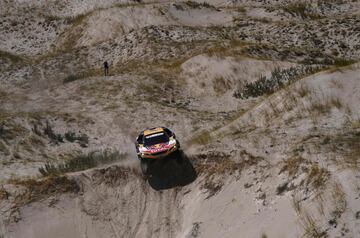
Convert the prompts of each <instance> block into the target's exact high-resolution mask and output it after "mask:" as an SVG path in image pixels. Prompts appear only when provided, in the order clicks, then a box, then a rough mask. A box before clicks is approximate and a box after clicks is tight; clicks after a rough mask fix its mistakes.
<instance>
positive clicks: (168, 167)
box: [148, 152, 197, 190]
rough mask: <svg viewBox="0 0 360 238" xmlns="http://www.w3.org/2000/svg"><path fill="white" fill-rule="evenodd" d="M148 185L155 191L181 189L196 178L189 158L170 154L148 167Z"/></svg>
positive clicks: (182, 154) (181, 153) (181, 154)
mask: <svg viewBox="0 0 360 238" xmlns="http://www.w3.org/2000/svg"><path fill="white" fill-rule="evenodd" d="M150 174H151V176H149V178H148V182H149V185H150V186H151V187H152V188H153V189H155V190H164V189H171V188H175V187H183V186H186V185H188V184H190V183H192V182H194V181H195V180H196V178H197V174H196V171H195V169H194V167H193V165H192V164H191V162H190V160H189V158H188V157H187V156H186V155H185V154H184V153H183V152H178V153H172V154H171V155H169V156H168V157H167V158H164V159H162V160H159V161H155V162H154V163H153V164H151V166H150Z"/></svg>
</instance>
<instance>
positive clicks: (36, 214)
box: [9, 160, 195, 238]
mask: <svg viewBox="0 0 360 238" xmlns="http://www.w3.org/2000/svg"><path fill="white" fill-rule="evenodd" d="M175 166H179V165H177V164H176V162H175V161H174V160H169V161H167V162H166V163H164V164H163V165H162V166H159V168H155V169H156V170H157V172H158V174H160V173H161V174H162V176H168V178H169V179H167V180H165V179H164V177H161V176H160V177H159V175H157V174H156V173H155V175H154V176H153V177H152V178H149V184H148V183H147V181H146V180H144V179H143V178H142V176H141V175H140V174H139V172H138V171H137V170H133V169H131V168H124V167H121V166H112V167H109V168H105V169H99V170H94V171H88V172H85V173H81V174H79V175H73V178H74V179H75V180H77V182H78V184H79V186H80V187H81V190H82V192H81V193H80V195H79V196H76V195H62V196H60V197H59V198H54V197H50V198H48V199H46V200H43V201H38V202H35V203H32V204H30V205H29V206H26V207H24V208H22V210H21V213H22V216H23V219H22V220H21V221H20V222H18V223H15V224H13V225H12V226H10V227H9V231H10V234H11V236H10V237H14V238H15V237H16V238H22V237H24V238H25V237H26V238H30V237H34V238H35V237H36V238H47V237H54V238H58V237H59V238H60V237H88V238H91V237H94V238H95V237H116V238H120V237H175V234H176V232H177V231H178V229H179V227H180V226H181V219H182V214H181V209H180V207H179V206H180V205H179V204H180V200H181V197H182V194H183V191H182V189H181V188H177V189H169V190H163V191H156V190H157V189H164V188H171V187H175V186H177V185H178V184H180V183H182V184H183V185H184V184H185V183H189V182H190V181H193V180H194V179H195V177H194V175H195V174H193V173H194V171H193V168H192V167H191V164H190V163H189V161H188V160H186V161H184V162H183V164H182V165H181V166H182V167H183V168H185V170H179V171H183V172H180V173H182V174H179V173H173V175H171V174H166V173H165V174H164V173H162V170H164V169H166V170H167V171H174V169H177V168H175ZM189 166H190V167H189ZM189 169H190V170H189ZM191 169H192V170H191ZM186 173H187V174H186ZM189 176H190V177H189ZM191 176H192V177H191ZM189 179H190V180H189ZM161 181H163V182H161ZM164 181H166V183H164ZM149 185H150V186H149ZM45 204H48V206H47V205H45ZM64 231H66V232H64Z"/></svg>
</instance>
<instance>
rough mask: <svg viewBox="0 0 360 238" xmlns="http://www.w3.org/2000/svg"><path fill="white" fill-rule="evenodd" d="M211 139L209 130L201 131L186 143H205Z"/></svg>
mask: <svg viewBox="0 0 360 238" xmlns="http://www.w3.org/2000/svg"><path fill="white" fill-rule="evenodd" d="M211 141H212V138H211V134H210V132H209V131H202V132H200V133H198V134H196V135H195V136H193V137H192V138H190V140H189V141H187V144H190V145H191V144H195V145H207V144H209V143H210V142H211Z"/></svg>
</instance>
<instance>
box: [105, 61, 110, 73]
mask: <svg viewBox="0 0 360 238" xmlns="http://www.w3.org/2000/svg"><path fill="white" fill-rule="evenodd" d="M104 73H105V76H108V75H109V64H108V62H107V61H105V62H104Z"/></svg>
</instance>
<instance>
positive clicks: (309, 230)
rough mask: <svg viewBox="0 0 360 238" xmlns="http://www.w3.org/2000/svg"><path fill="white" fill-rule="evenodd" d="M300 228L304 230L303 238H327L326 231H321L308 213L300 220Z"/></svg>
mask: <svg viewBox="0 0 360 238" xmlns="http://www.w3.org/2000/svg"><path fill="white" fill-rule="evenodd" d="M301 222H302V226H303V228H304V236H303V237H308V238H322V237H327V233H326V231H323V230H322V229H321V228H320V227H319V226H318V225H317V224H316V221H315V218H314V217H313V216H311V215H310V214H309V213H307V212H306V213H305V215H304V216H303V217H302V219H301Z"/></svg>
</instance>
